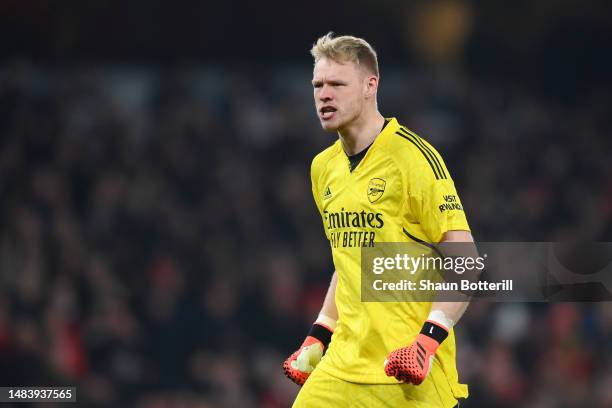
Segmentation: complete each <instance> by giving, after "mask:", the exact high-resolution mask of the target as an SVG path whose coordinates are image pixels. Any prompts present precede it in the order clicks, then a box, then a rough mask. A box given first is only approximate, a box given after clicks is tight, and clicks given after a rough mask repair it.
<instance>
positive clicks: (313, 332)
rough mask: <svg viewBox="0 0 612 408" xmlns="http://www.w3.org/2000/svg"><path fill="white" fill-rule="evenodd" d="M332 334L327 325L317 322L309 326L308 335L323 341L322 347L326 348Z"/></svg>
mask: <svg viewBox="0 0 612 408" xmlns="http://www.w3.org/2000/svg"><path fill="white" fill-rule="evenodd" d="M332 334H333V332H332V331H331V330H329V329H328V328H327V327H325V326H322V325H320V324H317V323H315V324H313V325H312V327H311V328H310V332H308V335H309V336H311V337H314V338H315V339H317V340H319V341H320V342H321V343H323V347H324V349H327V346H328V345H329V342H330V341H331V337H332Z"/></svg>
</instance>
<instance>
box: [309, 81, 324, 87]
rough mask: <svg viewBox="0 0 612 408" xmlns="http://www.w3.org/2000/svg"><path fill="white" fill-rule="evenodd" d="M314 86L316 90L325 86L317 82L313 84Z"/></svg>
mask: <svg viewBox="0 0 612 408" xmlns="http://www.w3.org/2000/svg"><path fill="white" fill-rule="evenodd" d="M312 86H314V87H315V88H320V87H322V86H323V84H322V83H320V82H316V83H314V84H312Z"/></svg>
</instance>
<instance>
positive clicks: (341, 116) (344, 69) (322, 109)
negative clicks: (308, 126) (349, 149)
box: [312, 58, 367, 131]
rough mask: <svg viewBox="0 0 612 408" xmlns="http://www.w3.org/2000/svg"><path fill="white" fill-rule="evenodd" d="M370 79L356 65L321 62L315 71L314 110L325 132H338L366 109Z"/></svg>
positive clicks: (352, 63)
mask: <svg viewBox="0 0 612 408" xmlns="http://www.w3.org/2000/svg"><path fill="white" fill-rule="evenodd" d="M366 82H367V76H366V75H365V73H364V72H363V71H362V70H361V69H360V68H359V66H358V65H357V64H355V63H354V62H350V61H348V62H336V61H334V60H331V59H329V58H321V59H320V60H319V61H318V62H317V63H316V64H315V67H314V72H313V78H312V85H313V87H314V99H315V106H316V108H317V114H318V115H319V120H320V121H321V126H323V129H325V130H329V131H337V130H338V129H341V128H343V127H345V126H347V125H348V124H350V123H351V122H352V121H353V120H355V119H356V118H358V117H359V115H360V114H361V112H362V110H363V109H364V105H365V100H366V91H367V85H366Z"/></svg>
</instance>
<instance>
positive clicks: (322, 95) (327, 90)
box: [319, 85, 333, 102]
mask: <svg viewBox="0 0 612 408" xmlns="http://www.w3.org/2000/svg"><path fill="white" fill-rule="evenodd" d="M332 96H333V95H332V90H331V87H330V86H328V85H323V86H322V87H321V88H320V89H319V100H320V101H321V102H329V101H331V100H332Z"/></svg>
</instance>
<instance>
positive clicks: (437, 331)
mask: <svg viewBox="0 0 612 408" xmlns="http://www.w3.org/2000/svg"><path fill="white" fill-rule="evenodd" d="M421 334H423V335H425V336H427V337H430V338H432V339H434V340H435V341H437V342H438V344H442V342H443V341H444V340H445V339H446V337H448V330H446V329H445V328H444V327H442V326H440V325H438V324H436V323H433V322H431V321H429V320H428V321H426V322H425V324H424V325H423V328H422V329H421Z"/></svg>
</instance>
